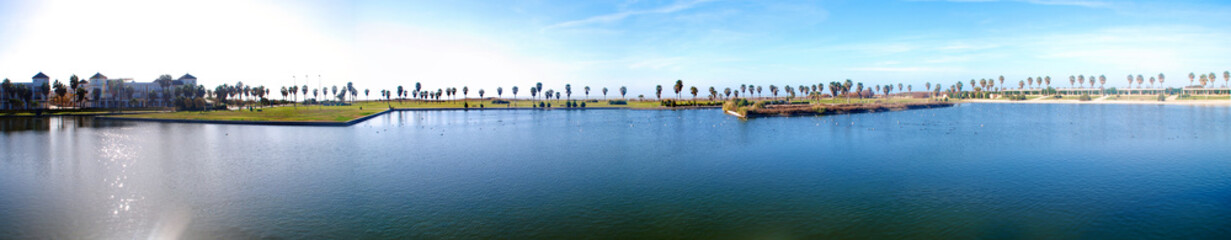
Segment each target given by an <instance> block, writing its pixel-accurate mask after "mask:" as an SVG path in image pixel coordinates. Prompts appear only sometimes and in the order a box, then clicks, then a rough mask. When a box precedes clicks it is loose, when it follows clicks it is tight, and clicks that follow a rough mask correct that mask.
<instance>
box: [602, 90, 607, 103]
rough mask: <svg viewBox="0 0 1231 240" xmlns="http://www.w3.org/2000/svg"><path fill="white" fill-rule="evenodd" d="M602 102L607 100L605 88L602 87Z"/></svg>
mask: <svg viewBox="0 0 1231 240" xmlns="http://www.w3.org/2000/svg"><path fill="white" fill-rule="evenodd" d="M603 100H607V87H603Z"/></svg>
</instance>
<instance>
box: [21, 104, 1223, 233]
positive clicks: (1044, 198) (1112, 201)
mask: <svg viewBox="0 0 1231 240" xmlns="http://www.w3.org/2000/svg"><path fill="white" fill-rule="evenodd" d="M0 129H3V131H2V132H0V236H2V237H0V238H17V239H25V238H53V239H134V238H150V237H151V236H155V237H158V236H182V237H183V238H187V239H249V238H274V239H303V238H313V239H354V238H403V239H404V238H417V239H442V238H444V239H665V238H675V239H816V238H844V239H852V238H878V239H879V238H940V239H952V238H1044V239H1056V238H1069V239H1075V238H1082V239H1086V238H1133V239H1138V238H1157V239H1220V238H1224V237H1226V236H1231V108H1228V107H1201V106H1149V105H1062V104H1037V105H1029V104H1022V105H1017V104H963V105H960V106H957V107H953V108H942V109H929V110H916V111H903V112H889V113H874V114H859V115H844V116H826V117H797V118H764V119H753V120H748V121H741V120H739V119H736V118H734V117H731V116H727V115H724V114H722V113H720V111H719V110H713V109H710V110H682V111H644V110H586V111H533V110H527V111H431V112H426V111H425V112H399V113H392V114H388V115H384V116H379V117H376V118H373V119H371V120H369V121H366V122H363V123H360V124H357V125H354V126H351V127H291V126H245V125H214V124H177V123H148V122H120V121H104V120H94V119H91V118H44V119H36V118H16V119H11V118H10V119H0Z"/></svg>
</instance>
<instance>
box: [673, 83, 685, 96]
mask: <svg viewBox="0 0 1231 240" xmlns="http://www.w3.org/2000/svg"><path fill="white" fill-rule="evenodd" d="M674 90H675V98H677V99H678V98H680V92H681V91H684V80H683V79H679V80H675V88H674Z"/></svg>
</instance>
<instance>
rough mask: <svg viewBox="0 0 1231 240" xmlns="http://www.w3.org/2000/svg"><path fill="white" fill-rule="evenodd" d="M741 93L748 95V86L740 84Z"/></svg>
mask: <svg viewBox="0 0 1231 240" xmlns="http://www.w3.org/2000/svg"><path fill="white" fill-rule="evenodd" d="M739 91H740V92H743V93H744V94H747V93H748V85H745V84H740V85H739Z"/></svg>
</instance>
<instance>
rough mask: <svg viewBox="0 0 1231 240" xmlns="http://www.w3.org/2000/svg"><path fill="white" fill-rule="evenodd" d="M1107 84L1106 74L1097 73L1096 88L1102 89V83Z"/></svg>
mask: <svg viewBox="0 0 1231 240" xmlns="http://www.w3.org/2000/svg"><path fill="white" fill-rule="evenodd" d="M1104 84H1107V75H1098V88H1099V89H1103V85H1104Z"/></svg>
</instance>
